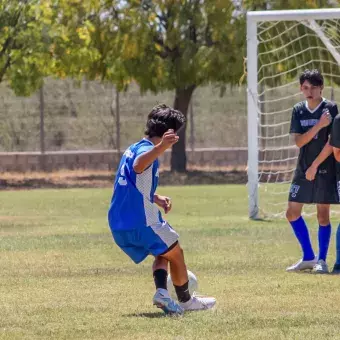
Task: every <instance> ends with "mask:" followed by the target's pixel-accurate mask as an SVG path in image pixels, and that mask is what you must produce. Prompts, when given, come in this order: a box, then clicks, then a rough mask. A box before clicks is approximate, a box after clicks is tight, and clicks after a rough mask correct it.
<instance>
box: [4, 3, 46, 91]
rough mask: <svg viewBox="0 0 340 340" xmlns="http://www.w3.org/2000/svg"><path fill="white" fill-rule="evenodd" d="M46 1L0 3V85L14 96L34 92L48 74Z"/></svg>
mask: <svg viewBox="0 0 340 340" xmlns="http://www.w3.org/2000/svg"><path fill="white" fill-rule="evenodd" d="M52 16H53V11H52V8H51V7H50V2H49V1H38V0H18V1H12V0H0V82H1V81H3V80H4V79H6V80H7V81H8V82H9V84H10V86H11V87H12V89H13V90H14V91H15V93H16V94H18V95H29V94H30V93H32V92H34V91H35V90H36V89H38V88H39V87H40V86H41V84H42V81H43V78H44V77H45V76H46V75H49V74H50V73H51V70H52V68H53V59H52V58H51V53H50V49H49V48H50V35H49V29H50V27H51V23H52V21H51V20H52Z"/></svg>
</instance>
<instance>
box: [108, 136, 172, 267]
mask: <svg viewBox="0 0 340 340" xmlns="http://www.w3.org/2000/svg"><path fill="white" fill-rule="evenodd" d="M153 147H154V145H153V144H152V142H151V141H149V140H148V139H142V140H141V141H139V142H138V143H136V144H133V145H131V146H130V147H129V148H128V149H127V150H126V151H125V152H124V155H123V157H122V159H121V161H120V164H119V167H118V171H117V175H116V180H115V184H114V193H113V196H112V200H111V205H110V208H109V213H108V219H109V225H110V228H111V232H112V235H113V238H114V240H115V242H116V243H117V245H118V246H119V247H120V248H121V249H122V250H123V251H124V252H125V253H126V254H127V255H128V256H130V257H131V259H132V260H133V261H134V262H135V263H139V262H141V261H143V260H144V259H145V258H146V257H147V256H148V255H149V254H152V255H154V256H157V255H160V254H162V253H164V252H166V251H167V250H168V249H169V247H171V246H172V245H173V244H174V243H175V242H176V241H177V240H178V234H177V233H176V232H175V231H174V230H173V229H172V228H171V226H170V225H169V224H168V223H167V222H166V221H164V220H163V218H162V215H161V212H160V211H159V209H158V208H157V206H156V205H155V204H154V194H155V192H156V188H157V185H158V176H159V163H158V160H157V159H156V160H155V161H154V162H153V163H152V164H151V165H150V166H149V167H148V168H147V169H145V170H144V171H143V172H142V173H141V174H138V173H136V172H135V171H134V169H133V163H134V161H135V159H136V158H137V157H138V156H140V155H141V154H143V153H144V152H147V151H149V150H151V149H152V148H153Z"/></svg>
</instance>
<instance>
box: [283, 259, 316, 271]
mask: <svg viewBox="0 0 340 340" xmlns="http://www.w3.org/2000/svg"><path fill="white" fill-rule="evenodd" d="M316 264H317V259H316V258H315V259H314V260H310V261H303V260H302V259H301V260H299V261H298V262H296V263H295V264H293V265H291V266H289V267H287V268H286V271H287V272H299V271H301V270H306V269H313V268H314V266H315V265H316Z"/></svg>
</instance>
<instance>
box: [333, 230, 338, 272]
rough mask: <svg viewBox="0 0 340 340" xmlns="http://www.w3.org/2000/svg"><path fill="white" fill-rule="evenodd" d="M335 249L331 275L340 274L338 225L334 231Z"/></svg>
mask: <svg viewBox="0 0 340 340" xmlns="http://www.w3.org/2000/svg"><path fill="white" fill-rule="evenodd" d="M335 247H336V259H335V264H334V267H333V270H332V274H340V224H339V225H338V229H337V231H336V237H335Z"/></svg>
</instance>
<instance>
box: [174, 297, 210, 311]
mask: <svg viewBox="0 0 340 340" xmlns="http://www.w3.org/2000/svg"><path fill="white" fill-rule="evenodd" d="M179 304H180V305H181V307H182V308H183V309H184V310H185V311H195V310H207V309H211V308H213V307H214V306H215V304H216V299H215V298H213V297H208V296H197V295H194V296H192V297H191V299H190V300H189V301H187V302H180V303H179Z"/></svg>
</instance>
